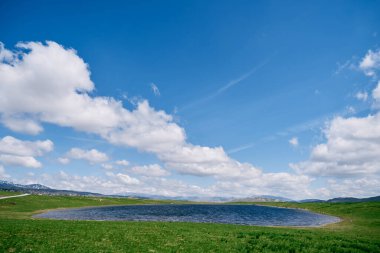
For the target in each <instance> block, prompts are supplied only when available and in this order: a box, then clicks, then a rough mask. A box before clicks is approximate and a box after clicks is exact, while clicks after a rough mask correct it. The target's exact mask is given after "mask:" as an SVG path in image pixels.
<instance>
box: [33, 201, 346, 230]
mask: <svg viewBox="0 0 380 253" xmlns="http://www.w3.org/2000/svg"><path fill="white" fill-rule="evenodd" d="M35 217H39V218H51V219H62V220H117V221H121V220H129V221H181V222H207V223H228V224H242V225H261V226H319V225H324V224H328V223H333V222H337V221H339V218H337V217H333V216H328V215H322V214H317V213H312V212H309V211H305V210H299V209H288V208H276V207H266V206H256V205H128V206H110V207H92V208H79V209H66V210H57V211H50V212H46V213H43V214H39V215H36V216H35Z"/></svg>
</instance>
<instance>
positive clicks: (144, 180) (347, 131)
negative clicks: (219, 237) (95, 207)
mask: <svg viewBox="0 0 380 253" xmlns="http://www.w3.org/2000/svg"><path fill="white" fill-rule="evenodd" d="M377 54H378V52H372V51H369V53H368V55H367V56H366V57H365V58H364V59H363V61H362V63H361V64H360V67H361V68H362V69H363V71H364V73H365V74H366V75H368V76H371V77H373V76H376V69H378V68H379V66H380V65H379V64H378V62H377V61H378V58H377V57H378V55H377ZM90 76H91V73H90V71H89V66H88V65H87V64H86V62H85V61H84V60H83V59H82V58H80V57H79V56H78V54H77V52H76V51H75V50H74V49H67V48H64V47H63V46H62V45H60V44H58V43H56V42H53V41H47V42H46V43H40V42H25V43H18V44H17V45H16V49H15V50H14V51H10V50H8V49H5V48H4V46H3V44H1V47H0V84H1V85H0V94H1V99H0V120H1V123H2V124H3V125H4V126H5V127H6V128H8V129H10V130H12V131H14V132H18V133H23V134H29V135H35V136H36V135H37V136H38V135H39V134H41V133H42V132H43V131H44V124H46V123H48V124H53V125H56V126H59V127H68V128H72V129H74V130H76V131H79V132H82V133H87V134H94V135H97V136H99V137H100V138H102V139H104V140H106V141H107V142H108V143H110V144H112V145H114V146H117V147H130V148H134V149H136V150H138V151H140V152H144V153H149V154H154V155H155V157H156V158H158V160H159V161H160V162H161V163H162V165H159V164H151V165H141V166H134V167H133V168H131V171H130V172H132V173H134V174H136V175H139V177H137V176H136V178H135V177H132V176H130V175H129V174H124V173H121V172H110V171H108V172H106V173H105V177H104V178H102V177H96V176H75V175H69V174H67V173H65V172H63V171H62V172H60V173H59V178H60V179H61V180H62V181H61V183H60V184H58V185H60V186H61V187H66V188H67V187H69V188H71V189H73V187H77V188H78V189H79V190H82V189H83V190H85V189H87V188H86V187H88V188H89V189H91V187H93V185H96V184H98V185H100V188H101V189H103V190H105V191H107V189H112V191H114V192H120V191H126V190H128V191H131V190H136V191H144V192H154V191H159V192H162V193H163V194H166V195H169V194H173V192H175V191H174V190H175V189H174V188H172V187H173V186H171V185H169V184H170V183H172V184H173V185H177V186H178V187H179V188H178V192H179V193H180V192H182V193H183V192H184V191H185V190H184V189H186V188H188V189H190V191H189V192H188V193H187V194H190V193H191V194H208V195H218V194H223V195H227V196H228V195H239V194H241V195H242V196H243V195H257V194H269V193H270V194H286V195H287V196H294V197H297V196H305V197H307V196H313V193H312V191H311V190H310V188H309V186H310V184H311V183H312V182H313V180H314V177H317V176H321V175H322V176H333V177H334V176H345V177H346V176H350V175H354V174H355V175H358V174H374V175H378V173H379V168H380V160H379V158H378V156H376V154H379V152H380V142H379V140H380V116H379V114H375V115H369V116H368V117H363V118H356V117H352V118H342V117H337V118H335V119H334V120H333V121H332V122H331V124H330V126H329V127H328V128H327V129H326V130H325V135H326V139H327V142H326V143H322V144H319V145H317V146H315V147H314V148H313V150H312V153H311V157H310V159H309V160H307V161H304V162H300V163H294V164H292V165H291V167H292V168H294V169H295V171H296V173H291V172H277V173H267V172H265V171H264V170H263V169H261V168H258V167H256V166H254V165H252V164H250V163H244V162H239V161H237V160H235V159H233V158H232V157H230V156H229V155H228V154H227V153H226V152H225V150H224V148H223V147H222V146H216V147H208V146H202V145H196V144H193V143H190V142H189V141H188V138H187V135H186V131H185V129H184V128H183V127H182V126H180V125H179V124H178V123H176V122H175V121H174V119H173V116H172V115H170V114H168V113H166V112H165V111H163V110H156V109H155V108H153V107H152V106H151V105H150V104H149V102H148V101H147V100H141V101H139V102H138V103H137V104H136V106H135V107H134V108H133V109H131V110H129V109H127V108H125V107H124V106H123V103H122V101H120V100H117V99H115V98H113V97H105V96H95V95H94V94H93V93H94V91H95V84H94V83H93V81H92V80H91V77H90ZM155 87H156V88H157V86H155ZM152 89H153V92H154V93H155V94H156V93H157V92H158V93H157V94H158V95H159V91H158V88H157V90H156V91H155V89H154V87H153V86H152ZM377 89H379V90H380V88H379V87H377V88H376V89H374V90H373V93H372V94H373V98H374V99H375V100H377V99H380V95H379V96H378V93H379V94H380V91H379V92H378V91H377ZM157 94H156V95H157ZM290 144H291V145H293V146H297V145H298V139H297V138H293V139H291V140H290ZM16 147H17V148H16ZM358 147H360V148H361V149H360V150H362V151H359V152H358ZM52 149H53V142H51V141H50V140H46V141H37V142H27V141H22V140H18V139H15V138H13V137H10V136H7V137H4V138H3V139H2V140H1V141H0V163H2V164H4V165H8V164H10V165H20V166H25V167H31V168H40V167H42V164H41V163H40V162H39V161H37V160H36V159H35V157H37V156H42V155H44V154H45V153H48V152H50V151H51V150H52ZM71 159H84V160H87V161H88V162H89V163H91V164H95V163H104V162H106V161H108V160H110V158H109V156H108V155H107V154H106V153H103V152H100V151H99V150H96V149H82V148H78V147H75V148H72V149H70V150H69V151H68V152H67V153H66V154H65V155H64V156H62V157H60V160H59V161H60V162H61V163H62V164H67V163H68V162H69V160H71ZM116 164H118V165H123V166H128V165H129V162H127V161H122V160H120V161H117V162H116ZM169 171H170V172H175V173H178V174H179V175H186V176H197V177H210V178H212V179H213V180H215V183H214V184H212V185H209V186H206V187H200V186H197V185H193V184H187V183H184V182H182V181H180V180H172V179H167V178H165V177H166V176H169V175H170V172H169ZM2 173H5V172H2ZM30 180H32V179H30ZM44 180H45V181H44ZM49 180H51V181H54V182H56V183H58V182H57V181H56V180H57V179H54V177H53V176H51V175H48V174H46V175H45V178H44V179H43V180H42V181H44V182H49ZM363 182H364V181H363ZM47 184H49V183H47ZM160 187H163V189H161V190H159V189H158V188H160Z"/></svg>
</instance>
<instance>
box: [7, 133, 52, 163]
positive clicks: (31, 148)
mask: <svg viewBox="0 0 380 253" xmlns="http://www.w3.org/2000/svg"><path fill="white" fill-rule="evenodd" d="M53 148H54V144H53V142H52V141H50V140H45V141H22V140H19V139H16V138H14V137H12V136H5V137H3V138H2V139H0V163H2V164H5V165H14V166H22V167H29V168H40V167H42V164H41V163H40V162H39V161H37V160H36V158H35V156H42V155H44V154H45V153H48V152H50V151H52V150H53Z"/></svg>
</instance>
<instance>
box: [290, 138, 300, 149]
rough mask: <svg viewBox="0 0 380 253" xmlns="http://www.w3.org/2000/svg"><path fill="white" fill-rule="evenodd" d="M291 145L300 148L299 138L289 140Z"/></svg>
mask: <svg viewBox="0 0 380 253" xmlns="http://www.w3.org/2000/svg"><path fill="white" fill-rule="evenodd" d="M289 144H290V145H292V146H293V147H298V145H299V143H298V138H297V137H293V138H291V139H290V140H289Z"/></svg>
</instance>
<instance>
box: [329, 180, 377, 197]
mask: <svg viewBox="0 0 380 253" xmlns="http://www.w3.org/2000/svg"><path fill="white" fill-rule="evenodd" d="M325 190H326V191H327V192H326V195H327V197H329V198H334V197H342V196H345V197H352V196H354V197H361V198H365V197H373V196H377V195H379V191H380V178H379V177H367V176H365V177H363V178H358V179H344V180H335V179H331V180H328V186H327V188H326V189H325Z"/></svg>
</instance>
